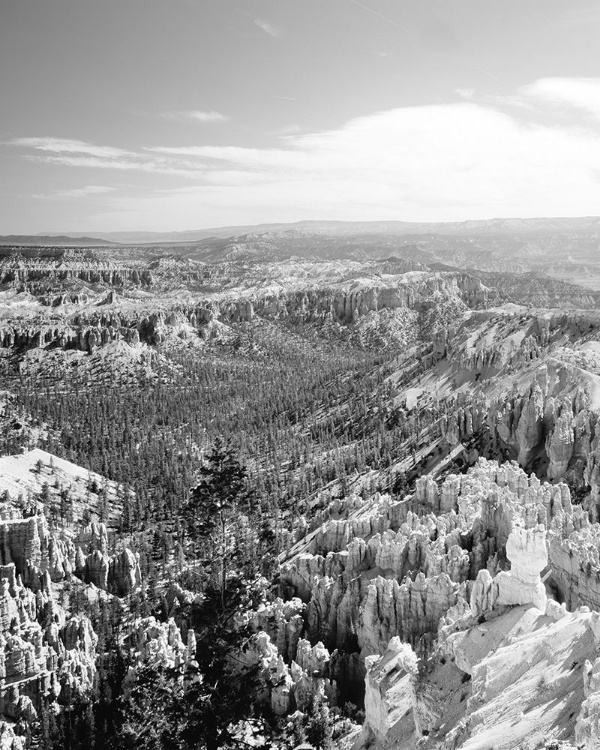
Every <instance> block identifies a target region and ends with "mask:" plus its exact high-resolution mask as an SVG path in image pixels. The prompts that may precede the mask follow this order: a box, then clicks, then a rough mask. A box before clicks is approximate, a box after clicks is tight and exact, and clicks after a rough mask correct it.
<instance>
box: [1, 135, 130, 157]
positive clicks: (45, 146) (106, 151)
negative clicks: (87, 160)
mask: <svg viewBox="0 0 600 750" xmlns="http://www.w3.org/2000/svg"><path fill="white" fill-rule="evenodd" d="M8 144H9V145H11V146H24V147H26V148H32V149H35V150H37V151H50V152H53V153H57V154H89V155H90V156H99V157H113V156H127V155H130V154H131V151H125V150H124V149H122V148H113V147H112V146H96V145H94V144H93V143H86V142H85V141H77V140H72V139H69V138H48V137H43V138H14V139H13V140H12V141H9V142H8Z"/></svg>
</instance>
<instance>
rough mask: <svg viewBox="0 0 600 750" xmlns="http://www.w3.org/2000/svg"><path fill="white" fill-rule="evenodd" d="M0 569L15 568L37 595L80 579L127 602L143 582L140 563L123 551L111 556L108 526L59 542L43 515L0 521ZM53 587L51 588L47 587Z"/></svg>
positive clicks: (82, 531) (91, 526)
mask: <svg viewBox="0 0 600 750" xmlns="http://www.w3.org/2000/svg"><path fill="white" fill-rule="evenodd" d="M0 555H1V559H0V564H1V565H10V564H11V563H14V569H15V571H16V574H17V575H20V576H21V577H22V580H23V582H24V583H25V584H26V585H27V586H28V587H29V588H32V589H33V590H37V589H39V588H40V587H42V585H43V580H44V576H45V575H47V576H48V577H49V579H50V580H51V581H55V582H56V581H62V580H65V579H68V578H69V577H70V576H71V574H73V573H74V574H76V575H77V576H79V577H80V578H81V579H82V580H84V581H85V582H86V583H93V584H94V585H95V586H97V587H98V588H101V589H104V590H107V591H110V592H111V593H115V594H117V595H118V596H127V595H128V594H130V593H131V592H132V591H134V590H135V589H136V588H138V587H139V585H140V582H141V574H140V567H139V560H138V557H137V556H136V555H135V554H134V553H133V552H131V550H129V549H127V548H125V549H123V550H121V551H120V552H118V553H116V554H115V555H112V556H111V555H110V554H109V553H108V537H107V530H106V526H105V525H104V524H102V523H100V524H98V523H94V524H90V525H89V526H88V527H86V528H85V529H83V530H81V531H80V532H79V533H78V534H77V535H76V536H73V537H72V538H71V539H69V538H66V539H57V538H56V537H55V536H53V535H52V534H51V533H50V532H49V531H48V526H47V523H46V519H45V518H44V516H43V515H36V516H32V517H31V518H23V519H21V518H10V519H5V520H0ZM47 585H49V584H47Z"/></svg>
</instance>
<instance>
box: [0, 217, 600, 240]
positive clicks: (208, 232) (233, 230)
mask: <svg viewBox="0 0 600 750" xmlns="http://www.w3.org/2000/svg"><path fill="white" fill-rule="evenodd" d="M282 232H289V233H291V234H293V235H296V236H301V235H302V234H312V235H315V234H324V235H329V236H347V235H357V234H362V235H365V234H378V235H392V236H403V235H426V234H434V235H462V236H468V235H479V236H481V235H505V234H531V235H549V234H563V233H569V234H570V233H580V232H582V233H586V234H597V235H600V217H597V216H587V217H577V218H571V217H566V218H560V217H559V218H531V219H511V218H507V219H481V220H468V221H460V222H439V223H435V222H408V221H298V222H295V223H291V224H280V223H279V224H255V225H243V226H230V227H217V228H210V229H197V230H195V229H190V230H186V231H183V232H107V233H104V232H103V233H98V234H97V235H96V236H95V237H88V236H85V237H82V236H79V235H78V234H77V233H71V232H65V233H63V234H61V235H55V234H52V233H46V234H38V235H4V236H0V244H3V245H7V244H12V245H18V244H20V245H79V246H82V245H88V246H93V245H106V244H113V243H116V244H136V245H138V244H148V245H155V244H173V243H188V242H198V241H200V240H204V239H208V238H211V237H216V238H227V237H239V236H240V235H248V234H254V235H263V234H265V233H269V234H271V233H276V234H280V233H282Z"/></svg>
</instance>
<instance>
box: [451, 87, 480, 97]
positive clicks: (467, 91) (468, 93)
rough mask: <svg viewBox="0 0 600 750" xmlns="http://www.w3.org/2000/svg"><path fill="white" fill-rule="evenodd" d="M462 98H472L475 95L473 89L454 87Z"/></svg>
mask: <svg viewBox="0 0 600 750" xmlns="http://www.w3.org/2000/svg"><path fill="white" fill-rule="evenodd" d="M454 91H455V93H456V94H458V95H459V96H460V97H461V98H462V99H472V98H473V97H474V96H475V89H454Z"/></svg>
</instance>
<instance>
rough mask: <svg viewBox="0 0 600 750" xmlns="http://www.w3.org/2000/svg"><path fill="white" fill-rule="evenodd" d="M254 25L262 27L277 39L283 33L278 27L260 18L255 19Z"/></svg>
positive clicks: (266, 32)
mask: <svg viewBox="0 0 600 750" xmlns="http://www.w3.org/2000/svg"><path fill="white" fill-rule="evenodd" d="M254 25H255V26H258V28H259V29H262V30H263V31H264V32H265V34H268V35H269V36H272V37H273V38H275V39H276V38H277V37H278V36H280V35H281V31H280V30H279V29H278V28H277V27H275V26H273V25H272V24H270V23H268V22H267V21H262V20H261V19H260V18H255V19H254Z"/></svg>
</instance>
